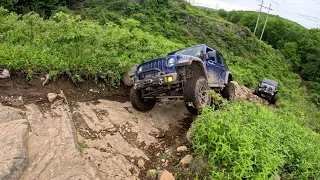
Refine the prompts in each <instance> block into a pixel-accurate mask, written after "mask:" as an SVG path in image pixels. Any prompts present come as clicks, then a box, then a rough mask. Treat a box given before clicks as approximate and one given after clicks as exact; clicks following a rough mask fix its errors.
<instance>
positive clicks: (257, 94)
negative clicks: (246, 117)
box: [253, 87, 259, 96]
mask: <svg viewBox="0 0 320 180" xmlns="http://www.w3.org/2000/svg"><path fill="white" fill-rule="evenodd" d="M253 94H254V95H256V96H259V87H256V89H255V90H254V92H253Z"/></svg>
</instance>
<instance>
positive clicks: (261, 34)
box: [260, 3, 272, 40]
mask: <svg viewBox="0 0 320 180" xmlns="http://www.w3.org/2000/svg"><path fill="white" fill-rule="evenodd" d="M270 10H272V9H271V3H270V6H269V8H268V14H267V18H266V21H265V23H264V26H263V29H262V33H261V36H260V40H261V39H262V36H263V33H264V29H265V28H266V25H267V22H268V17H269V13H270Z"/></svg>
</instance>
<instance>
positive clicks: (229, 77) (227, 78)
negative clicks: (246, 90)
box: [224, 70, 233, 84]
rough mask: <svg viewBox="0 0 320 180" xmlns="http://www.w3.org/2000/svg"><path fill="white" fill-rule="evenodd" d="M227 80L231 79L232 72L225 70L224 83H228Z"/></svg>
mask: <svg viewBox="0 0 320 180" xmlns="http://www.w3.org/2000/svg"><path fill="white" fill-rule="evenodd" d="M229 81H233V78H232V73H231V72H230V71H229V70H228V71H227V72H226V77H225V78H224V84H228V82H229Z"/></svg>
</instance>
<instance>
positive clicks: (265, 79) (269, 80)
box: [262, 78, 278, 86]
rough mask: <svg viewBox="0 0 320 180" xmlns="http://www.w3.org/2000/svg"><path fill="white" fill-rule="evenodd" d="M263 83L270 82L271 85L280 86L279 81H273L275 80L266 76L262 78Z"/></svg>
mask: <svg viewBox="0 0 320 180" xmlns="http://www.w3.org/2000/svg"><path fill="white" fill-rule="evenodd" d="M262 83H265V84H269V85H271V86H278V83H277V82H275V81H273V80H271V79H267V78H264V79H263V80H262Z"/></svg>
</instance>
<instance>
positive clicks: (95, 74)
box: [0, 0, 320, 179]
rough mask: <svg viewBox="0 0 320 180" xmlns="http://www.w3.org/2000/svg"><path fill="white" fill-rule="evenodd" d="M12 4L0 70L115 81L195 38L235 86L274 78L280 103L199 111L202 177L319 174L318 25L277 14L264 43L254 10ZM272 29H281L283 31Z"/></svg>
mask: <svg viewBox="0 0 320 180" xmlns="http://www.w3.org/2000/svg"><path fill="white" fill-rule="evenodd" d="M9 1H10V2H11V3H9V4H5V7H6V8H7V9H9V10H10V11H16V12H18V13H26V14H24V15H18V14H16V13H10V12H8V11H7V10H5V9H4V8H0V24H1V26H0V67H1V68H4V67H5V68H9V69H10V70H11V71H18V72H24V73H25V74H26V77H27V80H28V81H32V79H33V76H34V74H36V73H49V74H50V79H51V80H56V79H57V78H59V76H61V75H67V76H69V77H70V78H71V79H72V80H73V81H75V82H82V81H84V80H96V79H97V78H102V79H104V80H105V81H106V82H108V83H119V82H120V78H121V75H122V74H123V73H124V72H126V70H127V69H128V68H129V67H130V66H131V65H132V64H135V63H141V62H143V61H147V60H150V59H152V58H156V57H158V56H163V55H165V54H166V53H168V52H170V51H172V50H175V49H178V48H181V47H185V46H189V45H193V44H200V43H206V44H208V45H210V46H213V47H215V48H216V49H219V50H220V51H221V52H222V54H224V57H225V59H226V62H227V64H228V65H229V68H230V69H231V71H232V72H233V76H234V78H235V80H236V81H237V82H239V84H241V85H245V86H247V87H250V88H254V87H255V86H256V85H257V84H258V82H259V81H260V80H261V79H262V78H263V77H268V78H271V79H274V80H276V81H278V82H279V85H280V90H279V93H280V94H279V95H280V99H279V108H274V107H262V106H260V105H256V104H252V103H247V102H242V101H240V102H235V103H230V104H228V103H225V102H222V105H221V103H220V102H219V101H220V100H218V101H217V103H216V105H218V106H222V107H220V109H219V110H218V111H215V112H213V111H212V109H207V110H206V111H205V112H204V113H203V114H202V115H201V116H199V118H198V119H197V120H196V123H195V130H196V134H195V139H194V141H193V146H194V148H195V150H196V152H197V153H198V154H201V155H202V156H204V159H208V162H209V167H206V168H208V170H207V169H206V172H207V173H201V174H206V175H208V176H209V177H210V178H213V179H224V178H226V179H243V178H247V179H267V178H272V177H273V176H274V175H277V174H278V175H280V176H281V178H283V179H317V178H319V177H320V175H319V169H320V168H319V164H320V163H319V159H320V156H319V154H320V153H319V149H320V147H319V141H320V140H319V138H320V135H319V134H318V133H319V132H320V111H319V109H318V107H317V106H316V103H317V102H319V96H320V95H319V94H320V93H319V92H320V91H319V90H320V84H319V83H320V82H319V80H318V79H319V74H318V73H319V71H315V70H316V69H314V68H315V67H316V65H317V63H319V62H320V61H319V59H318V56H317V53H318V52H319V51H317V48H318V47H319V43H320V39H319V36H318V35H319V30H317V29H313V30H306V29H304V28H303V27H301V26H299V25H297V24H295V23H292V22H289V21H287V20H284V19H282V18H280V17H274V18H275V19H274V20H273V19H272V18H270V24H268V26H269V27H268V28H270V29H267V30H266V36H265V37H264V38H265V39H264V40H265V42H266V43H265V42H263V41H259V40H258V39H257V38H256V37H255V36H254V35H253V34H252V32H251V31H252V27H254V25H253V26H251V24H252V23H253V24H254V23H255V20H256V19H255V17H256V16H255V14H254V13H250V12H240V13H239V14H240V15H238V14H237V12H225V11H204V10H202V9H199V8H196V7H192V6H190V5H188V4H187V3H185V2H184V1H182V0H146V1H144V2H143V3H131V2H130V1H129V0H113V1H111V0H110V1H109V0H85V1H76V0H74V1H68V3H69V4H68V3H66V1H62V0H61V1H58V0H57V1H46V2H54V3H56V4H54V3H53V5H52V6H45V7H42V6H40V5H39V4H37V3H40V2H44V1H37V2H33V1H32V2H33V3H29V4H28V5H26V6H24V7H25V11H21V10H19V7H20V5H19V3H21V1H19V0H16V1H14V0H9ZM25 2H29V1H25ZM30 2H31V1H30ZM72 2H74V3H72ZM81 2H83V3H81ZM45 4H46V3H44V4H43V3H42V5H45ZM51 4H52V3H51ZM0 5H1V4H0ZM2 5H3V4H2ZM9 5H10V7H9ZM49 5H50V3H49ZM26 9H34V10H35V11H36V12H37V13H39V14H40V15H38V14H37V13H33V12H31V13H27V12H28V11H27V10H26ZM59 11H63V13H62V12H59ZM55 12H59V13H56V14H55ZM232 13H234V14H232ZM50 14H53V15H52V16H50ZM235 14H236V15H235ZM222 17H223V18H225V19H223V18H222ZM245 17H247V18H245ZM43 18H45V19H43ZM243 18H244V19H243ZM228 20H229V21H231V22H234V23H237V24H239V25H241V26H242V27H241V26H239V25H235V24H233V23H231V22H229V21H228ZM253 20H254V21H253ZM273 23H274V24H275V25H272V24H273ZM245 26H247V27H245ZM248 27H249V28H250V29H251V30H250V29H249V28H248ZM276 27H278V28H276ZM282 27H285V28H286V29H279V28H282ZM273 29H274V31H273ZM291 29H293V30H291ZM276 30H277V32H286V33H285V35H283V36H281V37H279V36H276V34H277V32H276ZM304 32H306V33H304ZM268 33H273V34H268ZM258 34H259V32H258ZM282 34H283V33H282ZM301 34H303V36H301ZM315 34H316V36H315ZM267 43H268V44H267ZM273 47H274V48H276V49H274V48H273ZM297 72H299V73H301V75H302V76H303V77H304V78H305V79H306V80H307V82H306V84H307V85H309V88H310V94H311V96H312V98H311V99H312V100H313V102H316V103H311V102H310V97H309V96H308V91H307V89H306V88H305V86H304V84H303V83H302V82H303V81H302V79H301V78H300V76H299V74H297ZM314 72H316V73H314ZM309 78H311V79H309ZM214 96H216V95H214ZM224 104H226V106H225V105H224ZM199 171H200V170H199ZM195 174H196V173H195ZM182 176H183V175H181V177H182ZM199 176H201V175H200V174H199ZM199 178H201V177H199Z"/></svg>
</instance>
